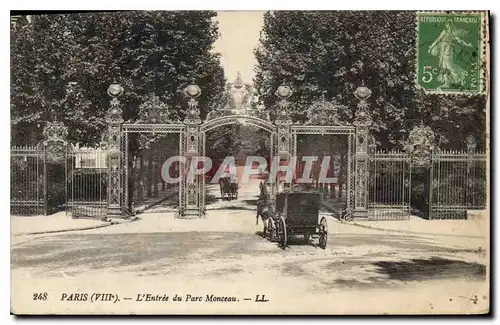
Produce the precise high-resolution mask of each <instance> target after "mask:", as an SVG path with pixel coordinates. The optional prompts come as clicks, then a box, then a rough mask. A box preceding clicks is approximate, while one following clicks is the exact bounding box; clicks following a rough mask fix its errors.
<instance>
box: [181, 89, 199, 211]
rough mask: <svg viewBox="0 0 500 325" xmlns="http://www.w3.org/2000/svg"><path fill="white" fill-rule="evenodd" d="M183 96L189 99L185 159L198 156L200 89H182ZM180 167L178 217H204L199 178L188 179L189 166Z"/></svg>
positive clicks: (186, 118)
mask: <svg viewBox="0 0 500 325" xmlns="http://www.w3.org/2000/svg"><path fill="white" fill-rule="evenodd" d="M184 94H186V95H187V96H188V97H189V101H188V110H187V112H186V117H185V119H184V124H185V125H186V132H185V139H184V140H185V141H184V143H185V146H186V148H185V153H186V157H185V158H186V159H187V160H189V159H190V158H193V157H197V156H200V155H201V153H200V151H201V150H200V149H201V148H200V147H201V144H200V124H201V118H200V109H199V108H198V101H197V100H196V98H198V97H199V96H200V95H201V89H200V87H198V86H197V85H189V86H187V87H186V88H185V89H184ZM183 165H184V166H181V182H182V185H185V186H180V190H182V191H185V198H186V200H185V206H184V207H181V209H180V211H181V213H180V216H181V217H186V216H197V217H201V216H202V215H204V213H205V211H204V208H205V207H202V197H201V195H204V194H205V193H200V192H201V191H204V189H203V188H202V184H200V182H201V180H200V177H196V178H190V177H187V176H188V170H189V164H183Z"/></svg>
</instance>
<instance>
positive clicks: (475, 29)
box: [417, 12, 484, 94]
mask: <svg viewBox="0 0 500 325" xmlns="http://www.w3.org/2000/svg"><path fill="white" fill-rule="evenodd" d="M417 19H418V21H417V28H418V35H417V85H418V86H419V87H421V88H423V89H424V90H425V91H427V92H440V93H470V94H475V93H481V92H482V91H483V86H484V85H483V71H484V64H483V61H484V58H483V19H484V14H483V13H480V12H471V13H467V12H450V13H445V12H419V13H417Z"/></svg>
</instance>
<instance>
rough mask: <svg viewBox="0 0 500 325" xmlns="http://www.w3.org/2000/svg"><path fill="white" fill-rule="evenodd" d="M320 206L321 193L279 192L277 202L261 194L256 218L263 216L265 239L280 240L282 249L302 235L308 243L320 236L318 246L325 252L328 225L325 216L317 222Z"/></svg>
mask: <svg viewBox="0 0 500 325" xmlns="http://www.w3.org/2000/svg"><path fill="white" fill-rule="evenodd" d="M261 192H262V187H261ZM320 204H321V198H320V194H319V193H317V192H312V191H290V192H284V193H279V194H277V195H276V200H275V202H273V201H271V200H269V199H267V200H266V199H265V198H263V197H262V195H261V199H260V201H259V204H258V207H257V218H258V217H259V216H261V217H262V221H263V223H264V230H263V234H264V236H265V237H266V238H267V239H269V240H270V241H278V242H279V244H280V246H281V248H283V249H285V248H286V246H287V243H288V241H289V239H290V238H291V237H292V236H297V235H299V236H303V238H304V240H305V241H306V242H307V243H308V242H309V240H310V239H311V237H318V246H319V247H321V248H323V249H325V248H326V243H327V239H328V225H327V222H326V218H325V217H321V220H320V221H319V222H318V219H319V208H320Z"/></svg>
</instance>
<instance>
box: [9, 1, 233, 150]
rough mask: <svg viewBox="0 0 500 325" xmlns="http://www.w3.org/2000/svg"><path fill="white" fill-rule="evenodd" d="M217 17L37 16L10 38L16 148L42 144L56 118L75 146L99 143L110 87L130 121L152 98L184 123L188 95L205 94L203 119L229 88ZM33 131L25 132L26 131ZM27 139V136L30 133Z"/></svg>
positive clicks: (194, 14)
mask: <svg viewBox="0 0 500 325" xmlns="http://www.w3.org/2000/svg"><path fill="white" fill-rule="evenodd" d="M215 15H216V13H215V12H210V11H186V12H183V11H168V12H167V11H165V12H163V11H162V12H159V11H158V12H157V11H128V12H115V13H82V14H63V15H39V16H33V17H32V19H31V23H30V24H24V25H23V26H21V27H19V28H15V29H13V30H12V32H11V40H12V41H11V71H12V79H11V116H12V140H13V142H14V143H17V144H21V143H29V142H31V143H34V142H37V141H39V140H40V138H41V129H42V128H43V122H44V121H47V120H53V119H58V120H61V121H63V122H64V123H65V124H66V125H67V126H68V127H69V128H70V130H72V132H70V138H69V140H70V141H72V142H80V143H81V144H85V145H95V144H96V143H98V142H99V140H100V138H101V133H102V130H103V129H105V128H106V123H105V121H104V117H105V112H106V110H107V109H108V107H109V97H108V96H107V94H106V89H107V87H108V86H109V84H110V83H112V82H113V81H116V82H119V83H121V84H122V85H123V87H124V88H125V93H124V95H123V96H122V97H121V98H120V100H121V102H122V104H123V109H124V113H123V115H124V118H125V120H126V121H127V122H134V121H136V120H137V119H138V114H139V106H140V105H141V103H143V102H145V101H146V100H147V98H148V97H149V96H150V94H151V93H154V94H156V95H157V96H159V98H160V100H161V101H162V102H163V103H165V104H166V105H167V106H168V107H169V109H170V111H171V117H172V118H174V119H177V118H183V116H184V110H185V108H186V99H185V98H184V95H183V94H182V89H183V88H184V87H185V86H187V85H188V84H189V83H191V82H195V83H197V84H198V85H199V86H200V87H201V89H202V95H201V96H200V97H199V101H200V108H201V113H202V116H204V115H205V114H206V113H207V111H208V110H209V109H211V107H214V106H215V105H216V103H217V102H218V101H219V100H220V94H221V91H222V89H223V87H224V77H223V71H222V68H221V67H220V64H219V55H218V54H215V53H212V52H211V49H212V44H213V42H214V41H215V40H216V38H217V35H218V28H217V24H216V22H215V21H214V20H213V19H212V18H213V17H215ZM26 131H27V132H26ZM26 133H27V134H26Z"/></svg>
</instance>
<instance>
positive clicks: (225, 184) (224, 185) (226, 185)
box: [219, 177, 231, 199]
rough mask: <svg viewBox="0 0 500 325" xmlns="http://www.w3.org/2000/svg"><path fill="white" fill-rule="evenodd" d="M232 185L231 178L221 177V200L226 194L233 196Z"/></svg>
mask: <svg viewBox="0 0 500 325" xmlns="http://www.w3.org/2000/svg"><path fill="white" fill-rule="evenodd" d="M230 185H231V180H230V178H229V177H221V178H220V179H219V187H220V197H221V199H224V194H227V195H228V196H230V195H231V190H230Z"/></svg>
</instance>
